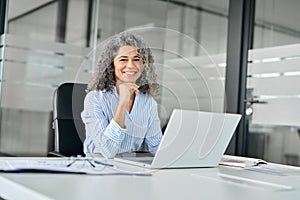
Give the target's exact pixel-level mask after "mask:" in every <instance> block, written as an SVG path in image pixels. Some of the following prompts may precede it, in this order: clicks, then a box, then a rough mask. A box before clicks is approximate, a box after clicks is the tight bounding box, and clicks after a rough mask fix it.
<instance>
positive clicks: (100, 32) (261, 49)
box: [0, 0, 300, 166]
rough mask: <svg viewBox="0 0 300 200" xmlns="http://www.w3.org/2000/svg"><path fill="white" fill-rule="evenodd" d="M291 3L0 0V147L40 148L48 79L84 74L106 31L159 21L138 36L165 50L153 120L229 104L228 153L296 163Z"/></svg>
mask: <svg viewBox="0 0 300 200" xmlns="http://www.w3.org/2000/svg"><path fill="white" fill-rule="evenodd" d="M246 2H248V3H246ZM249 2H250V3H249ZM246 4H247V5H246ZM299 8H300V1H297V0H286V1H280V0H259V1H254V0H250V1H242V0H240V1H238V0H22V1H18V0H2V1H1V62H0V64H1V70H0V71H1V76H0V78H1V118H0V128H1V129H0V152H1V154H2V155H12V156H45V155H47V152H48V151H50V150H52V146H53V145H52V142H53V130H52V100H53V92H54V90H55V89H56V88H57V86H59V85H60V84H61V83H64V82H74V81H76V82H86V81H87V80H88V79H89V77H90V72H91V70H92V63H93V62H90V66H89V67H91V69H89V68H88V67H87V68H86V69H85V68H84V69H81V68H80V67H82V63H83V62H85V61H84V60H85V59H86V56H87V55H91V54H90V53H91V52H93V49H94V48H95V47H96V46H97V44H99V43H100V42H102V41H104V40H105V39H107V38H108V37H109V36H112V35H113V34H115V33H118V32H121V31H124V30H128V29H135V28H141V27H147V28H150V29H146V30H152V29H151V27H160V28H167V29H169V31H167V32H164V33H165V34H163V35H161V33H162V32H160V33H159V34H158V33H157V32H155V31H153V32H152V33H151V31H150V32H149V33H146V36H147V34H148V37H149V38H150V39H151V37H152V39H153V37H154V38H155V37H157V38H159V37H163V39H162V40H161V41H163V44H161V45H162V46H161V48H165V47H167V48H169V49H171V50H172V51H173V53H170V52H162V51H157V52H156V51H154V55H155V57H156V58H157V59H158V63H159V64H161V65H162V66H167V67H166V68H159V69H158V71H157V72H158V76H159V80H160V81H162V82H163V86H164V87H163V88H162V90H161V96H160V97H158V99H157V101H158V103H159V111H160V115H161V118H162V126H163V125H164V123H166V122H167V118H168V115H169V113H170V110H171V109H172V108H173V107H182V108H187V109H198V110H204V111H216V112H224V111H226V112H235V111H237V112H238V113H241V114H243V121H242V124H241V127H240V128H239V129H238V130H237V133H236V135H235V138H234V141H233V142H232V143H231V147H230V149H229V150H228V153H230V154H236V155H245V156H250V157H258V158H262V159H266V160H267V161H270V162H276V163H284V164H291V165H298V166H300V112H299V111H300V87H299V85H300V67H299V66H300V13H299V12H298V10H299ZM239 11H242V13H240V12H239ZM230 16H231V17H230ZM239 17H241V18H244V19H243V20H244V21H242V23H241V24H239V21H238V20H239ZM239 30H242V32H241V33H242V36H240V38H239V37H237V38H236V41H234V40H233V39H232V38H234V36H235V35H234V34H236V33H237V32H238V31H239ZM176 31H178V32H176ZM243 31H244V32H243ZM178 33H179V34H178ZM180 33H181V34H180ZM245 33H246V34H245ZM156 34H158V35H156ZM245 35H246V36H247V37H246V36H245ZM185 36H188V37H187V38H185ZM245 37H246V38H245ZM197 42H198V43H199V44H201V46H200V45H199V44H198V43H197ZM158 45H159V44H158ZM235 45H237V50H240V49H242V50H243V52H246V53H244V54H243V55H239V54H242V53H239V51H235V47H236V46H235ZM158 49H159V48H158ZM248 49H249V50H248ZM174 52H175V53H174ZM208 55H209V56H208ZM245 59H246V61H245ZM187 60H188V62H187ZM243 60H244V61H243ZM86 62H87V63H88V61H86ZM86 62H85V64H86ZM232 63H237V64H235V66H234V64H232ZM189 65H193V67H192V68H191V67H190V66H189ZM195 66H196V67H195ZM84 67H86V66H84ZM197 67H199V69H197ZM229 67H230V68H229ZM234 67H236V69H238V67H240V69H239V70H240V71H236V72H235V73H231V72H232V71H231V70H235V68H234ZM230 69H231V70H230ZM193 70H196V71H193ZM197 70H200V71H201V75H202V77H201V76H195V72H196V74H197V72H198V71H197ZM174 72H176V73H175V74H174ZM226 72H227V73H226ZM216 74H217V75H218V76H216ZM177 76H178V77H177ZM182 76H183V77H184V80H182V81H183V82H185V83H186V82H188V85H192V88H193V93H194V94H193V96H192V97H191V96H189V95H190V94H189V93H188V92H187V91H188V90H184V86H182V85H184V84H185V83H183V82H181V80H180V77H182ZM203 76H204V77H203ZM232 77H233V78H232ZM243 80H244V83H243ZM204 83H205V84H206V85H208V86H211V88H210V91H208V90H207V88H205V87H202V86H203V85H205V84H204ZM239 84H241V87H239ZM243 84H244V87H243ZM214 86H216V88H214V89H213V87H214ZM231 87H237V89H236V92H235V93H234V92H233V93H230V92H229V91H228V90H229V89H230V88H231ZM176 88H177V90H176ZM178 88H179V89H178ZM225 89H226V91H227V96H224V93H223V92H224V90H225ZM232 90H234V89H232ZM208 93H210V94H208ZM209 95H210V96H209ZM209 97H211V99H209ZM178 99H179V100H180V102H178ZM191 99H192V100H191ZM236 99H239V101H238V102H236ZM193 100H196V101H193ZM195 102H196V103H195ZM235 107H236V109H232V108H235Z"/></svg>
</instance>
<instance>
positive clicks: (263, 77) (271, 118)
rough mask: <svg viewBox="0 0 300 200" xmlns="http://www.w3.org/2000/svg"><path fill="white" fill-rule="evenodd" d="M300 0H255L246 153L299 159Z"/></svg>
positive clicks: (270, 158)
mask: <svg viewBox="0 0 300 200" xmlns="http://www.w3.org/2000/svg"><path fill="white" fill-rule="evenodd" d="M299 7H300V2H299V1H295V0H287V1H279V0H263V1H256V9H255V13H256V17H255V33H254V49H253V50H251V51H250V52H249V64H248V83H247V84H248V86H247V88H248V98H249V99H250V98H252V99H254V100H255V101H256V102H257V103H254V104H249V105H248V108H247V111H246V113H248V118H249V142H248V144H249V145H248V154H249V155H250V156H254V157H260V158H264V159H266V160H268V161H272V162H276V163H284V164H291V165H298V166H299V165H300V128H299V127H300V114H299V110H300V90H299V87H298V86H299V84H300V67H299V66H300V14H299V12H298V8H299Z"/></svg>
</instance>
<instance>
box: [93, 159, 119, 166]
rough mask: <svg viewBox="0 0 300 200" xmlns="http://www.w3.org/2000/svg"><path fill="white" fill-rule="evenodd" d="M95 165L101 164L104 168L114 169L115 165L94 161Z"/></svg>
mask: <svg viewBox="0 0 300 200" xmlns="http://www.w3.org/2000/svg"><path fill="white" fill-rule="evenodd" d="M94 163H96V164H99V165H103V166H108V167H113V166H114V165H112V164H108V163H104V162H101V161H98V160H94Z"/></svg>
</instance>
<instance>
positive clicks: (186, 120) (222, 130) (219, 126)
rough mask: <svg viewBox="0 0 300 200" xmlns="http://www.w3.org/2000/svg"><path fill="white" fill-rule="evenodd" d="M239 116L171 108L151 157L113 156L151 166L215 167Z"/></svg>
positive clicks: (121, 160) (123, 160)
mask: <svg viewBox="0 0 300 200" xmlns="http://www.w3.org/2000/svg"><path fill="white" fill-rule="evenodd" d="M240 119H241V115H239V114H229V113H212V112H201V111H192V110H179V109H175V110H173V112H172V115H171V117H170V120H169V123H168V125H167V128H166V130H165V133H164V136H163V138H162V140H161V143H160V145H159V147H158V150H157V152H156V154H155V156H154V157H121V158H115V160H116V161H120V162H125V163H128V164H134V165H138V166H143V167H149V168H153V169H162V168H189V167H215V166H217V165H218V164H219V162H220V160H221V158H222V156H223V154H224V152H225V150H226V148H227V146H228V144H229V142H230V139H231V137H232V135H233V133H234V131H235V129H236V127H237V125H238V123H239V121H240Z"/></svg>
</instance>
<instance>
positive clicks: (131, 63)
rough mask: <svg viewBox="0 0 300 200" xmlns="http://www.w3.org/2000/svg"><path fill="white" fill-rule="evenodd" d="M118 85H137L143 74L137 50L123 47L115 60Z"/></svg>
mask: <svg viewBox="0 0 300 200" xmlns="http://www.w3.org/2000/svg"><path fill="white" fill-rule="evenodd" d="M114 72H115V77H116V83H117V84H119V83H136V81H137V79H138V78H139V77H140V76H141V73H142V61H141V58H140V54H139V53H138V51H137V49H136V48H135V47H132V46H122V47H120V48H119V50H118V51H117V55H116V57H115V59H114Z"/></svg>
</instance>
